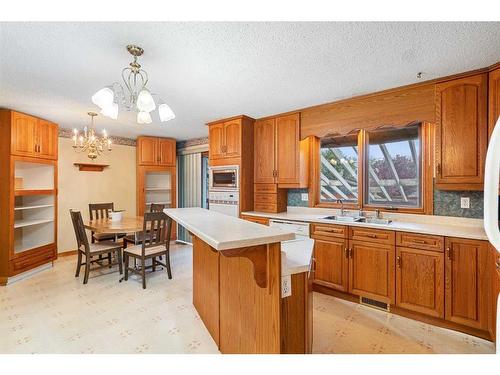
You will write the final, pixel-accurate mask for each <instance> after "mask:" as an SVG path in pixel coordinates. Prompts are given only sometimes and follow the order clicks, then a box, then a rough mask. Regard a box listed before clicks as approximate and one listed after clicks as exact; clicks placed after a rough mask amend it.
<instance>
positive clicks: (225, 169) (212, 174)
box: [208, 165, 240, 191]
mask: <svg viewBox="0 0 500 375" xmlns="http://www.w3.org/2000/svg"><path fill="white" fill-rule="evenodd" d="M239 172H240V167H239V166H237V165H225V166H220V167H210V168H209V173H208V176H209V184H210V185H209V190H210V191H228V190H238V189H239V184H240V182H239V181H240V176H239V174H240V173H239Z"/></svg>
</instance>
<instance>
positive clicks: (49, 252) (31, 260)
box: [10, 248, 56, 275]
mask: <svg viewBox="0 0 500 375" xmlns="http://www.w3.org/2000/svg"><path fill="white" fill-rule="evenodd" d="M55 258H56V257H55V250H54V249H53V248H49V249H44V250H40V251H39V252H38V253H37V254H29V255H26V256H23V257H19V258H15V259H13V260H12V261H11V262H10V270H11V274H12V275H16V274H18V273H21V272H24V271H27V270H30V269H32V268H35V267H38V266H41V265H42V264H45V263H48V262H50V261H52V260H54V259H55Z"/></svg>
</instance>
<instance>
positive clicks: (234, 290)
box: [219, 243, 281, 354]
mask: <svg viewBox="0 0 500 375" xmlns="http://www.w3.org/2000/svg"><path fill="white" fill-rule="evenodd" d="M261 247H262V249H261V250H260V251H265V252H266V253H267V262H268V280H267V287H266V288H260V287H259V286H258V285H257V284H256V283H255V280H254V271H253V266H252V262H251V261H250V260H248V259H247V258H240V257H226V256H224V252H223V251H222V252H221V256H220V258H219V267H220V268H219V270H220V289H219V290H220V304H219V306H220V340H219V342H220V345H219V347H220V351H221V352H222V353H248V354H258V353H276V354H277V353H279V352H280V344H281V343H280V339H281V338H280V306H281V293H280V292H281V288H280V285H281V278H280V275H281V251H280V244H279V243H275V244H269V245H261Z"/></svg>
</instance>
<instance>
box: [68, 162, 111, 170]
mask: <svg viewBox="0 0 500 375" xmlns="http://www.w3.org/2000/svg"><path fill="white" fill-rule="evenodd" d="M73 165H74V166H75V167H78V170H79V171H81V172H102V171H103V170H104V168H106V167H109V164H94V163H73Z"/></svg>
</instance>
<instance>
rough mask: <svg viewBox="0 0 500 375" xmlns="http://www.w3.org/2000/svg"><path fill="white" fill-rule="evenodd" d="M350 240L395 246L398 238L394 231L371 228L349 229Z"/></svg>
mask: <svg viewBox="0 0 500 375" xmlns="http://www.w3.org/2000/svg"><path fill="white" fill-rule="evenodd" d="M349 238H351V239H353V240H360V241H370V242H377V243H381V244H389V245H394V244H395V242H396V236H395V233H394V232H393V231H390V230H380V229H371V228H357V227H349Z"/></svg>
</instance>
